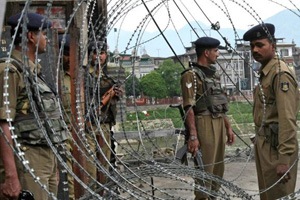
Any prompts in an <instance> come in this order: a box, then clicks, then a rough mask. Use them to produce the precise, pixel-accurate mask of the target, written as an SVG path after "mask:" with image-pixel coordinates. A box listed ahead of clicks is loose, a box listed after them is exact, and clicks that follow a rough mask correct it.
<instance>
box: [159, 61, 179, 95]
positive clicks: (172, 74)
mask: <svg viewBox="0 0 300 200" xmlns="http://www.w3.org/2000/svg"><path fill="white" fill-rule="evenodd" d="M182 71H183V69H182V67H181V65H180V64H179V63H174V61H173V60H171V59H168V60H165V61H164V62H163V63H162V64H161V65H160V66H159V68H158V70H157V72H158V73H159V74H161V76H162V78H163V79H164V80H165V85H166V87H167V92H168V94H167V96H169V97H174V96H180V94H181V88H180V78H181V72H182Z"/></svg>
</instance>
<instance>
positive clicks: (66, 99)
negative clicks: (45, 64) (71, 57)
mask: <svg viewBox="0 0 300 200" xmlns="http://www.w3.org/2000/svg"><path fill="white" fill-rule="evenodd" d="M71 83H72V82H71V76H70V74H69V73H68V72H65V74H64V78H63V85H62V90H63V93H62V95H63V97H62V103H63V107H64V110H63V111H64V114H65V121H66V123H67V125H68V128H69V130H70V131H71V130H72V124H71V123H72V112H71ZM70 134H72V133H71V132H70ZM72 143H73V142H72V138H71V135H70V136H69V138H68V140H67V141H66V150H67V151H69V152H70V153H72V150H73V146H72ZM66 163H67V165H68V167H69V168H70V169H73V161H72V158H71V157H70V156H66ZM67 179H68V187H69V188H68V189H69V191H68V192H69V200H74V199H75V194H74V177H73V176H71V175H70V174H68V175H67Z"/></svg>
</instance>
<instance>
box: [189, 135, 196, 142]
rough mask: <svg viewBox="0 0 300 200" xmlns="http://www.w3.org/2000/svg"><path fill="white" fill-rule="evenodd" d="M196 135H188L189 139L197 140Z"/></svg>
mask: <svg viewBox="0 0 300 200" xmlns="http://www.w3.org/2000/svg"><path fill="white" fill-rule="evenodd" d="M197 139H198V138H197V136H196V135H190V137H189V140H191V141H194V140H197Z"/></svg>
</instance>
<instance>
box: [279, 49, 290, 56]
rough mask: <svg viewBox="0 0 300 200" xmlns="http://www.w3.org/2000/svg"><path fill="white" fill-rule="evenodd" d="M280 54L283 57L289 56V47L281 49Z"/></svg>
mask: <svg viewBox="0 0 300 200" xmlns="http://www.w3.org/2000/svg"><path fill="white" fill-rule="evenodd" d="M280 54H281V57H285V56H289V50H288V49H281V50H280Z"/></svg>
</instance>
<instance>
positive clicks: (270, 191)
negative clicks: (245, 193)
mask: <svg viewBox="0 0 300 200" xmlns="http://www.w3.org/2000/svg"><path fill="white" fill-rule="evenodd" d="M260 134H261V132H260ZM254 149H255V163H256V170H257V178H258V186H259V190H260V192H262V190H266V189H267V191H265V192H262V193H261V194H260V199H262V200H273V199H278V198H281V197H284V196H286V195H288V194H291V193H293V192H294V191H295V186H296V180H297V168H298V162H296V163H295V161H296V160H297V156H298V145H297V148H296V151H295V152H294V153H293V154H292V155H290V163H289V166H292V165H293V164H295V165H294V166H293V167H292V169H291V170H290V175H291V179H290V180H289V181H288V182H287V183H285V184H282V183H277V184H276V185H274V184H275V182H277V181H278V179H279V178H280V177H278V176H277V174H276V167H277V165H278V164H280V163H279V160H278V154H279V153H278V151H277V150H275V149H274V148H273V147H272V146H271V143H270V142H269V141H267V140H266V138H265V137H264V136H259V135H256V141H255V145H254Z"/></svg>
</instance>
